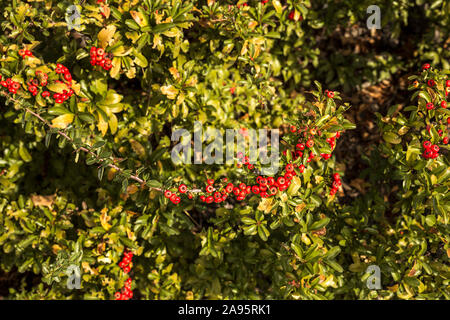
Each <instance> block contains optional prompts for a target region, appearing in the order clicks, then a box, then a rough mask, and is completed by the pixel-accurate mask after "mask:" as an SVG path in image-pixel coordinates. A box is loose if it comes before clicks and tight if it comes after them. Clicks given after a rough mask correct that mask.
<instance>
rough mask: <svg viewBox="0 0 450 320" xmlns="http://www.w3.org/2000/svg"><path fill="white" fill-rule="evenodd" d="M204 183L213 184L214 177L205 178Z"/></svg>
mask: <svg viewBox="0 0 450 320" xmlns="http://www.w3.org/2000/svg"><path fill="white" fill-rule="evenodd" d="M206 183H207V184H214V179H207V180H206Z"/></svg>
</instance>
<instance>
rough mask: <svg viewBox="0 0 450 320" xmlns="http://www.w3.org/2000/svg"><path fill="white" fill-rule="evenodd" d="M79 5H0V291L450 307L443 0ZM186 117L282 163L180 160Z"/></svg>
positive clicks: (19, 0)
mask: <svg viewBox="0 0 450 320" xmlns="http://www.w3.org/2000/svg"><path fill="white" fill-rule="evenodd" d="M75 4H76V9H75V8H74V7H73V3H71V2H69V1H58V2H52V1H47V0H43V1H31V0H30V1H25V0H14V1H2V0H0V5H1V6H2V8H3V12H2V15H1V17H0V25H1V30H2V34H1V35H0V76H1V79H0V81H1V82H0V85H1V86H0V111H1V112H0V123H1V126H0V146H1V148H0V185H1V188H0V221H1V224H0V246H1V250H0V294H2V295H3V296H5V297H7V298H12V299H14V298H25V299H66V298H74V299H114V298H115V296H116V298H117V292H120V291H121V289H122V288H129V290H127V292H132V293H133V299H448V298H450V292H449V281H450V280H449V279H450V268H449V265H448V259H449V258H450V246H449V240H450V237H449V232H448V231H449V229H448V225H449V212H450V201H449V193H448V189H449V186H450V183H449V177H450V169H449V157H448V154H449V153H448V146H447V144H448V128H449V116H450V115H449V113H450V112H449V111H448V109H447V108H446V104H445V103H446V101H447V100H448V92H449V90H450V83H449V82H448V81H449V80H448V74H449V72H450V71H449V70H450V65H449V57H450V50H449V47H448V46H449V38H448V28H449V26H450V22H449V15H448V12H449V11H450V2H449V1H446V0H444V1H442V0H436V1H421V0H416V1H407V0H400V1H381V0H379V1H325V0H320V1H308V0H305V1H290V0H288V1H277V0H274V1H259V0H258V1H247V2H245V1H233V2H232V1H213V0H208V1H169V0H159V1H148V0H144V1H138V0H105V1H101V0H98V1H94V0H89V1H75ZM374 4H375V5H378V6H379V7H380V8H381V17H382V23H381V24H382V29H381V30H377V31H370V30H368V29H367V27H366V19H367V16H368V15H367V12H366V9H367V7H368V6H369V5H374ZM77 12H78V13H79V18H77ZM74 18H77V19H74ZM71 27H73V28H72V29H71ZM424 63H430V64H431V66H430V65H426V64H424ZM386 83H388V85H387V86H384V84H386ZM380 88H381V89H380ZM407 89H409V90H411V91H410V92H408V90H407ZM331 90H333V91H331ZM374 90H375V91H377V90H381V91H382V93H381V94H376V93H373V92H374ZM389 90H391V91H389ZM394 90H395V91H394ZM339 91H340V92H341V94H339ZM367 101H369V102H367ZM350 105H353V106H352V107H351V108H350ZM197 121H199V122H201V124H202V127H203V128H204V129H206V128H207V127H214V128H217V129H220V130H221V131H222V134H224V131H225V129H239V130H240V131H239V132H240V134H241V135H242V136H244V137H245V136H247V135H246V132H247V130H248V129H276V128H280V133H281V143H280V150H279V151H280V154H281V158H280V161H279V165H280V170H279V171H278V172H277V173H275V174H271V175H269V174H266V175H263V176H264V178H263V180H261V177H260V174H259V173H260V171H261V169H262V167H261V164H260V163H256V164H254V165H253V164H251V165H248V164H244V163H242V162H245V160H244V161H243V159H244V158H243V156H250V155H249V154H246V155H242V156H241V155H236V157H235V160H236V163H233V164H212V165H208V164H205V163H203V164H177V163H174V162H173V161H172V159H171V153H172V149H173V147H174V146H175V145H176V144H177V143H178V142H176V141H171V138H172V133H173V132H174V131H176V130H178V129H186V130H188V132H190V133H191V134H193V133H194V132H195V131H196V130H198V128H197V127H196V122H197ZM368 137H369V138H368ZM203 140H204V144H205V145H208V144H209V143H211V141H212V139H211V138H206V137H203ZM271 142H273V141H271ZM435 146H437V147H438V148H436V147H435ZM271 147H272V150H271V151H272V152H276V148H275V145H274V144H273V143H272V144H271ZM433 148H434V149H435V151H433ZM267 176H272V177H273V178H274V182H271V181H270V178H269V179H267V180H266V178H267ZM280 178H281V180H280ZM211 179H212V180H214V181H208V180H211ZM275 182H276V183H275ZM229 183H232V184H233V188H231V189H230V190H227V185H228V184H229ZM242 183H243V184H245V186H244V185H240V184H242ZM266 183H267V184H268V185H269V186H271V187H272V188H267V187H266ZM208 185H213V187H208ZM255 186H256V189H255V188H254V187H255ZM235 187H237V188H238V189H240V190H238V191H239V194H238V195H236V196H235V194H234V192H235V190H234V188H235ZM252 187H253V188H252ZM184 188H185V189H186V190H187V192H185V191H186V190H185V189H184ZM207 189H215V190H213V191H212V192H211V193H208V192H207ZM247 189H250V190H247ZM266 189H267V190H266ZM222 190H225V191H224V192H223V193H220V194H215V192H222ZM248 191H249V192H248ZM170 193H173V194H175V196H170ZM208 196H210V197H211V198H208ZM129 252H132V253H133V256H131V255H130V253H129ZM71 264H75V265H78V266H80V268H81V271H82V283H81V289H79V290H75V289H73V290H72V289H68V288H67V285H66V281H67V275H66V274H65V272H66V270H67V268H68V267H69V266H70V265H71ZM369 265H377V266H379V267H380V270H381V273H382V274H381V282H382V283H381V285H382V289H380V290H371V289H369V288H368V287H367V286H366V280H367V278H368V277H369V274H368V273H366V269H367V267H368V266H369ZM9 279H14V280H13V281H11V280H9ZM128 279H132V282H130V281H131V280H128ZM118 296H119V297H120V294H119V295H118ZM125 298H131V296H130V295H128V296H126V297H125Z"/></svg>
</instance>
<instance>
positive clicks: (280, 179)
mask: <svg viewBox="0 0 450 320" xmlns="http://www.w3.org/2000/svg"><path fill="white" fill-rule="evenodd" d="M277 183H278V185H283V184H285V183H286V179H285V178H283V177H278V179H277Z"/></svg>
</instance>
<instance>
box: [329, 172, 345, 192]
mask: <svg viewBox="0 0 450 320" xmlns="http://www.w3.org/2000/svg"><path fill="white" fill-rule="evenodd" d="M333 179H334V181H333V184H332V186H331V190H330V196H334V195H335V194H336V192H337V191H338V190H339V188H340V186H341V185H342V182H341V177H340V176H339V173H335V174H333Z"/></svg>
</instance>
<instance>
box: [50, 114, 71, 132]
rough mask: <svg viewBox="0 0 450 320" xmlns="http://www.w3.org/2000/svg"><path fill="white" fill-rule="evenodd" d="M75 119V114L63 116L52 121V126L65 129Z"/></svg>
mask: <svg viewBox="0 0 450 320" xmlns="http://www.w3.org/2000/svg"><path fill="white" fill-rule="evenodd" d="M73 118H74V114H73V113H68V114H64V115H62V116H59V117H56V118H55V119H53V120H52V125H53V126H54V127H55V128H59V129H64V128H66V127H67V126H68V125H69V124H71V123H72V121H73Z"/></svg>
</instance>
